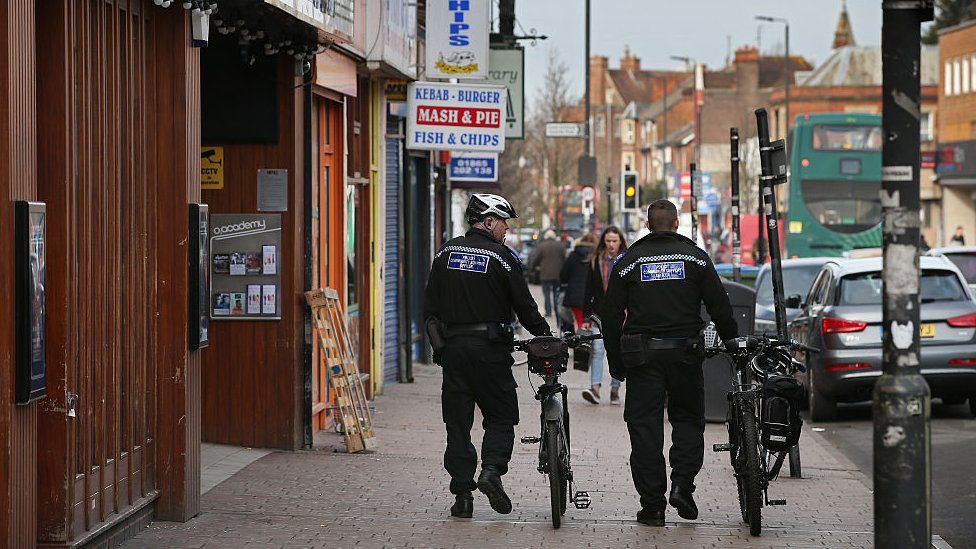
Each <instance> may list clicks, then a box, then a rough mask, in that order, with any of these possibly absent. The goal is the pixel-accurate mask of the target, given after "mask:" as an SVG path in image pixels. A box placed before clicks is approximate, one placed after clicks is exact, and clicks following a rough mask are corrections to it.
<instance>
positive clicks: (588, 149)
mask: <svg viewBox="0 0 976 549" xmlns="http://www.w3.org/2000/svg"><path fill="white" fill-rule="evenodd" d="M585 21H586V23H585V25H586V28H585V29H584V31H583V34H584V36H585V37H586V38H585V40H584V43H585V46H584V54H583V55H585V56H586V59H585V60H584V64H583V66H584V67H585V70H586V76H584V78H585V79H586V84H585V89H586V92H585V93H586V112H585V114H583V118H584V120H583V124H584V130H583V131H584V132H585V135H584V138H585V139H586V156H593V143H592V142H591V141H590V0H586V18H585ZM594 183H595V181H594ZM609 222H610V220H609V219H608V220H607V223H609Z"/></svg>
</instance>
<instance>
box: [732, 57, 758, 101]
mask: <svg viewBox="0 0 976 549" xmlns="http://www.w3.org/2000/svg"><path fill="white" fill-rule="evenodd" d="M735 87H736V89H737V90H739V92H740V93H742V92H747V93H748V92H755V91H756V90H758V89H759V50H758V49H756V48H753V47H750V46H742V47H741V48H739V49H737V50H735Z"/></svg>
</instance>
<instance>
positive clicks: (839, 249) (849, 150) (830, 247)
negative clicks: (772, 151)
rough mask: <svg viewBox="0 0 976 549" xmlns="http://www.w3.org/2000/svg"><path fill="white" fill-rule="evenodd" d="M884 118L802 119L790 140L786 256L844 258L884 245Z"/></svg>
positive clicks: (810, 116)
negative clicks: (882, 159) (882, 222)
mask: <svg viewBox="0 0 976 549" xmlns="http://www.w3.org/2000/svg"><path fill="white" fill-rule="evenodd" d="M881 143H882V133H881V116H880V115H877V114H860V113H858V114H847V113H824V114H804V115H799V116H797V117H796V120H795V124H794V126H793V137H792V140H791V142H790V181H789V200H788V206H787V208H788V210H787V221H788V223H787V227H786V228H787V230H786V252H787V254H788V255H789V256H790V257H816V256H839V255H841V254H842V253H844V252H847V251H850V250H854V249H857V248H872V247H877V246H880V245H881V198H880V196H879V194H880V191H881Z"/></svg>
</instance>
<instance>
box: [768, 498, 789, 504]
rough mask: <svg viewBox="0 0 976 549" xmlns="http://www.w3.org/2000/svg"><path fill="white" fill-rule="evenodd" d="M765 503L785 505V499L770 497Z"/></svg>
mask: <svg viewBox="0 0 976 549" xmlns="http://www.w3.org/2000/svg"><path fill="white" fill-rule="evenodd" d="M766 505H786V500H785V499H770V500H767V501H766Z"/></svg>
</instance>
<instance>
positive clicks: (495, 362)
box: [440, 337, 519, 494]
mask: <svg viewBox="0 0 976 549" xmlns="http://www.w3.org/2000/svg"><path fill="white" fill-rule="evenodd" d="M512 363H513V360H512V353H511V347H509V346H508V345H498V344H489V343H488V342H487V341H485V340H484V339H480V338H468V337H459V338H452V339H450V340H449V341H448V343H447V346H446V347H445V348H444V350H443V351H442V354H441V356H440V364H441V366H442V367H443V369H444V380H443V384H442V385H441V413H442V414H443V417H444V426H445V427H446V428H447V449H446V450H444V468H445V469H447V472H448V473H449V474H450V475H451V485H450V489H451V493H452V494H458V493H461V492H470V491H473V490H474V489H475V488H476V485H475V481H474V473H475V469H476V468H477V465H478V454H477V452H476V451H475V448H474V444H472V443H471V426H472V424H473V423H474V406H475V404H477V405H478V408H479V409H481V415H482V416H484V421H483V422H482V426H483V427H484V429H485V437H484V439H483V440H482V441H481V465H482V466H485V465H492V466H495V467H496V468H498V471H499V473H500V474H503V475H504V474H505V473H506V472H508V462H509V461H511V459H512V447H513V445H514V444H515V426H516V425H518V422H519V410H518V398H517V396H516V394H515V388H516V387H518V384H516V383H515V377H514V376H513V375H512Z"/></svg>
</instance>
